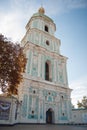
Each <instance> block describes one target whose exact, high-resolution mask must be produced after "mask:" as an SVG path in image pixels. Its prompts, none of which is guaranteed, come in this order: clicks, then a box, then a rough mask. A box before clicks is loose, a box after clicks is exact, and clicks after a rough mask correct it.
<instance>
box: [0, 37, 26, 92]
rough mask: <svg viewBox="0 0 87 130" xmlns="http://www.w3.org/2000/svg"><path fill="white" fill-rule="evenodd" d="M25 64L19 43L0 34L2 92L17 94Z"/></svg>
mask: <svg viewBox="0 0 87 130" xmlns="http://www.w3.org/2000/svg"><path fill="white" fill-rule="evenodd" d="M25 66H26V57H25V55H24V54H23V48H21V47H20V44H17V43H16V44H14V43H12V42H11V41H8V40H7V38H5V37H4V36H3V35H0V84H1V86H0V87H1V89H2V91H3V92H8V93H10V94H17V88H18V86H19V84H20V82H21V80H22V77H23V75H22V73H23V72H24V70H25ZM2 81H3V82H2Z"/></svg>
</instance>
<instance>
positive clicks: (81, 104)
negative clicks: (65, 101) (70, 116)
mask: <svg viewBox="0 0 87 130" xmlns="http://www.w3.org/2000/svg"><path fill="white" fill-rule="evenodd" d="M77 105H78V108H87V97H86V96H83V99H82V100H81V102H80V101H78V102H77Z"/></svg>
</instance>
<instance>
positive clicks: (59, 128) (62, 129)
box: [0, 124, 87, 130]
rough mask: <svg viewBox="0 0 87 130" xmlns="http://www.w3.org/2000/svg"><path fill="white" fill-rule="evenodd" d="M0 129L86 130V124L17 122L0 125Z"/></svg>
mask: <svg viewBox="0 0 87 130" xmlns="http://www.w3.org/2000/svg"><path fill="white" fill-rule="evenodd" d="M0 130H87V126H73V125H28V124H24V125H22V124H18V125H14V126H0Z"/></svg>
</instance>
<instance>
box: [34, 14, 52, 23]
mask: <svg viewBox="0 0 87 130" xmlns="http://www.w3.org/2000/svg"><path fill="white" fill-rule="evenodd" d="M32 17H43V18H45V19H46V20H49V21H51V22H52V23H54V22H53V20H52V19H51V18H49V17H48V16H47V15H44V14H42V13H35V14H33V16H32Z"/></svg>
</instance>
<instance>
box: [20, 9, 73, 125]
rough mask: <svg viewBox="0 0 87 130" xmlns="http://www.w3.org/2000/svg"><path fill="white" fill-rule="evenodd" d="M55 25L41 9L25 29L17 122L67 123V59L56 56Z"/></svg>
mask: <svg viewBox="0 0 87 130" xmlns="http://www.w3.org/2000/svg"><path fill="white" fill-rule="evenodd" d="M55 31H56V25H55V23H54V21H53V20H52V19H51V18H49V17H48V16H46V15H45V10H44V8H43V7H41V8H40V9H39V10H38V12H37V13H35V14H33V16H32V17H31V18H30V20H29V22H28V23H27V25H26V34H25V36H24V38H23V39H22V42H21V46H23V47H24V52H25V54H26V57H27V65H26V71H25V73H24V79H23V82H22V83H21V86H20V88H19V99H20V100H22V106H21V111H20V122H23V123H24V122H25V123H68V122H70V120H71V99H70V94H71V89H70V88H69V87H68V79H67V68H66V64H67V57H65V56H63V55H61V54H60V45H61V42H60V40H59V39H58V38H56V37H55Z"/></svg>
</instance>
